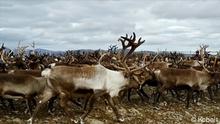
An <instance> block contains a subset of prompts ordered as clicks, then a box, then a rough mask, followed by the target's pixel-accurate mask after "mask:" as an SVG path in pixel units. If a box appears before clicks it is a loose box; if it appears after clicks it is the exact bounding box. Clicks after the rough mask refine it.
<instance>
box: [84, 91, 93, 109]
mask: <svg viewBox="0 0 220 124" xmlns="http://www.w3.org/2000/svg"><path fill="white" fill-rule="evenodd" d="M91 96H92V94H91V95H88V96H87V97H86V98H85V99H86V100H85V103H84V106H83V110H84V111H85V110H86V106H87V105H88V102H89V98H90V97H91Z"/></svg>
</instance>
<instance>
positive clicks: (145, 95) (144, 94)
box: [139, 87, 150, 100]
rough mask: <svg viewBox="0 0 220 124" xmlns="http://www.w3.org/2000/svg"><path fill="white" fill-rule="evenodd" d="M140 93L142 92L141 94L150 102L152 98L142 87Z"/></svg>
mask: <svg viewBox="0 0 220 124" xmlns="http://www.w3.org/2000/svg"><path fill="white" fill-rule="evenodd" d="M139 91H140V93H141V94H142V95H143V96H144V97H146V98H147V99H148V100H149V99H150V97H149V96H148V95H147V94H146V93H145V92H144V89H143V88H142V87H141V88H140V89H139Z"/></svg>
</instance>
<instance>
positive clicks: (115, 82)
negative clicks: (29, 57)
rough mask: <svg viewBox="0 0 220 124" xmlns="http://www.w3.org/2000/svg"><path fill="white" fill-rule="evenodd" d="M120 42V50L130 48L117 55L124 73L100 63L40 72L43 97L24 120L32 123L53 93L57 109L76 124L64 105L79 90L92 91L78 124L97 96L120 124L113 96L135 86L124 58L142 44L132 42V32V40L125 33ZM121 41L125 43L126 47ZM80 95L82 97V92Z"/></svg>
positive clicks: (133, 40)
mask: <svg viewBox="0 0 220 124" xmlns="http://www.w3.org/2000/svg"><path fill="white" fill-rule="evenodd" d="M121 39H123V40H124V42H123V43H122V45H123V48H128V47H131V49H130V51H129V52H128V54H126V56H124V51H122V52H121V53H122V54H121V55H122V56H121V57H120V60H121V65H123V67H124V71H114V70H110V69H107V68H106V67H104V66H102V65H101V64H100V63H99V64H98V65H87V66H82V67H69V66H54V67H52V68H51V69H49V68H47V69H45V70H44V71H42V76H44V77H46V78H47V81H48V82H47V87H46V88H45V90H44V92H43V95H42V96H43V97H42V98H41V99H40V101H39V103H38V105H37V107H36V110H35V112H34V114H33V116H32V117H31V118H30V119H29V120H28V121H29V122H30V123H32V121H33V119H34V117H35V116H36V114H37V113H38V111H39V109H40V108H41V106H42V105H43V104H44V103H46V102H47V101H48V100H49V99H50V98H51V97H53V96H54V94H58V96H59V98H60V106H61V107H62V108H64V111H65V112H66V113H67V115H68V116H69V117H70V118H71V120H73V121H74V122H77V120H75V117H74V116H73V114H72V113H71V111H70V109H69V107H68V104H67V103H68V101H71V96H74V95H77V93H78V91H79V90H89V91H91V90H92V91H93V93H92V95H91V96H90V97H89V101H88V105H89V108H88V109H87V110H86V112H85V113H84V114H83V115H82V116H81V117H80V120H81V121H82V120H84V119H85V118H86V116H87V115H88V114H89V113H90V111H91V110H92V106H93V104H94V102H95V100H96V99H97V98H98V97H100V96H103V97H104V98H106V99H107V101H108V103H109V105H110V106H111V107H112V109H113V111H114V113H115V114H116V117H117V120H118V121H120V122H121V121H123V118H122V116H121V115H120V114H119V113H118V109H117V108H116V107H115V105H114V102H113V97H117V96H118V94H119V92H120V91H121V90H123V89H126V88H130V87H134V86H137V85H138V84H137V83H136V82H134V81H132V80H135V79H134V78H133V76H132V72H133V70H130V69H129V67H128V66H127V64H126V59H127V57H128V56H129V55H130V54H132V53H133V52H134V50H135V49H136V48H137V47H138V46H140V45H141V44H143V43H144V41H141V38H139V40H138V42H137V43H136V36H135V33H133V37H132V36H131V37H130V38H128V35H127V34H126V37H123V36H121ZM125 41H127V42H128V44H127V45H126V44H125ZM104 55H105V54H104ZM104 55H103V56H104ZM103 56H102V57H101V58H100V60H101V59H102V58H103ZM87 93H88V92H87ZM83 94H85V92H84V93H83Z"/></svg>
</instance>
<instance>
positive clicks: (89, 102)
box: [80, 90, 106, 121]
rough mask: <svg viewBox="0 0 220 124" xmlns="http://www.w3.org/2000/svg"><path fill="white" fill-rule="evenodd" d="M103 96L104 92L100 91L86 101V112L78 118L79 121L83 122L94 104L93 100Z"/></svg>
mask: <svg viewBox="0 0 220 124" xmlns="http://www.w3.org/2000/svg"><path fill="white" fill-rule="evenodd" d="M104 94H106V91H103V90H100V91H96V92H95V93H94V94H92V95H91V96H90V98H89V101H88V105H89V106H88V107H89V108H88V109H87V110H86V112H84V114H83V115H82V116H81V117H80V120H81V121H83V120H84V119H85V118H86V116H87V115H88V114H89V113H90V112H91V111H92V108H93V105H94V103H95V100H96V99H97V98H98V97H100V96H103V95H104Z"/></svg>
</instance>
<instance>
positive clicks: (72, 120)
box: [70, 119, 79, 124]
mask: <svg viewBox="0 0 220 124" xmlns="http://www.w3.org/2000/svg"><path fill="white" fill-rule="evenodd" d="M70 120H71V122H73V123H74V124H77V123H78V122H79V120H75V119H70Z"/></svg>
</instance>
